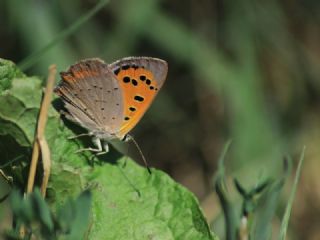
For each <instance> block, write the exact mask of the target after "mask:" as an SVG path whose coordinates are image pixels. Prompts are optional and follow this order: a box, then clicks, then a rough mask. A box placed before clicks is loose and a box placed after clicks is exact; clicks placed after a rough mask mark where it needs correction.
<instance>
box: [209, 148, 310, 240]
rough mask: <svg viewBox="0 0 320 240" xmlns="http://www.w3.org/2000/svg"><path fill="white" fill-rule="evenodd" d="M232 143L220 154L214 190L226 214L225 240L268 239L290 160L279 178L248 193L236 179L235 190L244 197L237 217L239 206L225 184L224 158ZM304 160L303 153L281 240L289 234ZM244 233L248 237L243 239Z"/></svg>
mask: <svg viewBox="0 0 320 240" xmlns="http://www.w3.org/2000/svg"><path fill="white" fill-rule="evenodd" d="M229 145H230V142H229V143H227V144H226V145H225V148H224V151H223V153H222V154H221V157H220V161H219V168H218V172H217V174H216V177H215V180H214V183H215V189H216V192H217V194H218V196H219V200H220V203H221V206H222V209H223V212H224V218H225V226H226V239H227V240H235V239H239V238H240V239H247V238H248V237H249V239H259V240H268V239H270V237H271V229H272V228H271V224H272V220H273V218H274V216H275V213H276V209H277V205H278V203H279V195H280V193H281V191H282V189H283V186H284V184H285V181H286V179H287V177H288V176H289V172H290V163H291V162H290V161H289V159H285V160H284V173H283V175H282V176H281V177H280V178H278V179H266V180H264V181H261V182H258V183H257V184H256V186H254V187H253V188H252V189H250V190H246V189H245V188H244V187H243V186H242V185H241V184H240V182H239V181H238V180H236V179H235V180H234V183H235V188H236V189H237V191H238V193H239V194H240V196H241V201H242V210H241V214H240V215H238V214H237V212H238V211H237V210H238V205H237V204H236V203H234V202H232V201H231V200H230V197H229V193H228V190H227V187H226V183H225V178H226V176H225V170H224V159H225V155H226V152H227V150H228V149H229ZM303 158H304V150H303V152H302V154H301V158H300V160H299V165H298V169H297V174H296V178H295V182H294V186H293V189H292V193H291V196H290V199H289V201H288V203H287V208H286V212H285V215H284V217H283V222H282V226H281V229H280V234H279V239H281V240H284V239H285V236H286V232H287V227H288V222H289V217H290V211H291V207H292V203H293V199H294V194H295V190H296V187H297V182H298V179H299V174H300V171H301V166H302V162H303ZM242 234H244V235H245V236H246V237H244V235H242Z"/></svg>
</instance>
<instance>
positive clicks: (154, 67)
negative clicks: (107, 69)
mask: <svg viewBox="0 0 320 240" xmlns="http://www.w3.org/2000/svg"><path fill="white" fill-rule="evenodd" d="M111 69H112V70H113V71H114V73H115V75H116V77H117V79H118V81H119V85H120V88H121V89H122V92H123V99H124V104H123V107H124V109H123V113H124V117H123V122H122V124H121V126H120V129H119V133H118V136H119V137H120V138H122V136H124V135H126V134H127V133H128V132H129V131H130V130H132V129H133V128H134V127H135V125H136V124H137V123H138V122H139V121H140V119H141V118H142V116H143V115H144V114H145V112H146V111H147V109H148V108H149V107H150V105H151V103H152V102H153V100H154V98H155V96H156V95H157V93H158V91H159V90H160V88H161V87H162V85H163V83H164V81H165V79H166V76H167V71H168V67H167V63H166V62H165V61H163V60H160V59H156V58H149V57H132V58H125V59H122V60H119V61H117V62H115V63H114V64H112V65H111Z"/></svg>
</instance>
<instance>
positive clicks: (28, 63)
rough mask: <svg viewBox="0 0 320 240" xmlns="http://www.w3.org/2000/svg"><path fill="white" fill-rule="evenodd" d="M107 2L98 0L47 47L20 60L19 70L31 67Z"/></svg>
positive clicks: (106, 0) (107, 0)
mask: <svg viewBox="0 0 320 240" xmlns="http://www.w3.org/2000/svg"><path fill="white" fill-rule="evenodd" d="M108 2H109V0H100V1H99V2H98V3H97V4H96V5H95V6H94V7H93V8H92V9H91V10H90V11H88V12H87V13H86V14H84V15H83V16H81V17H80V18H79V19H78V20H77V21H76V22H75V23H73V24H72V25H71V26H70V27H68V28H67V29H65V30H64V31H62V32H60V33H59V34H57V35H56V37H55V38H53V39H52V40H51V41H50V42H49V43H48V44H47V45H45V46H44V47H42V48H40V49H39V50H37V51H35V52H33V53H32V54H31V55H29V56H28V57H27V58H25V59H24V60H22V62H20V63H19V64H18V65H19V68H20V69H21V70H22V71H25V70H27V69H28V68H30V67H32V66H33V65H34V64H35V63H36V62H37V61H39V60H40V58H41V56H42V55H43V54H44V53H45V52H47V51H49V50H50V49H51V48H53V47H54V46H55V45H56V44H58V43H59V42H60V41H62V40H63V39H64V38H66V37H68V36H70V35H71V34H72V33H74V32H75V31H76V30H77V29H78V28H79V27H80V26H81V25H83V24H84V23H85V22H87V21H88V20H89V19H90V18H91V17H93V16H94V15H95V14H96V13H97V12H98V11H99V10H101V9H102V8H103V7H104V6H105V5H106V4H107V3H108Z"/></svg>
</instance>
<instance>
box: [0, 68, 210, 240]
mask: <svg viewBox="0 0 320 240" xmlns="http://www.w3.org/2000/svg"><path fill="white" fill-rule="evenodd" d="M8 69H9V68H8ZM0 81H1V79H0ZM10 81H11V88H9V89H7V90H6V91H3V92H0V101H1V106H0V119H1V121H6V123H7V124H6V125H0V132H1V134H2V135H3V139H4V142H3V143H2V144H3V148H2V149H1V151H2V154H3V156H7V157H5V158H4V159H2V160H1V161H3V164H2V165H4V166H6V167H5V168H4V170H5V172H6V173H7V174H8V175H14V176H19V177H15V178H14V184H15V185H16V186H19V184H17V182H19V183H20V185H22V186H23V183H24V182H25V181H26V176H25V174H24V173H23V172H26V171H27V170H28V162H29V161H30V152H31V145H32V142H33V135H34V129H35V126H36V125H35V124H36V119H37V115H38V112H39V105H40V100H41V93H42V91H41V88H42V85H41V81H40V79H38V78H36V77H32V78H30V77H21V78H15V77H14V78H12V79H10ZM65 123H66V124H69V125H70V126H71V128H72V129H73V130H74V131H75V132H74V133H73V132H72V131H70V130H69V129H68V128H67V127H66V126H65V125H64V122H62V121H61V119H60V115H59V114H58V113H57V112H56V111H55V110H54V109H50V110H49V116H48V124H47V127H46V139H47V141H48V143H49V146H50V149H51V158H52V169H51V176H50V181H49V188H48V194H47V199H46V200H47V202H48V203H49V204H50V209H52V210H50V209H49V207H48V205H47V204H46V203H45V202H44V201H43V200H42V199H41V197H40V196H39V193H37V192H35V193H34V194H32V195H30V196H28V197H27V198H26V200H25V201H23V200H22V199H21V197H19V196H18V195H17V193H13V194H12V198H11V199H12V209H13V212H14V216H15V220H16V221H17V223H18V225H21V224H26V226H27V227H29V229H32V232H33V233H34V234H38V235H41V236H42V237H44V236H45V237H47V238H45V239H50V237H51V236H52V239H54V238H53V235H55V234H58V233H57V232H61V233H63V234H66V233H68V238H67V239H80V237H79V236H80V235H81V236H83V233H84V232H83V231H84V230H87V229H88V222H87V215H88V214H89V213H88V212H89V210H88V209H87V208H85V207H84V206H89V205H90V204H89V197H81V196H82V195H81V196H80V197H79V198H78V200H77V201H76V202H75V203H72V202H70V201H69V200H68V199H69V198H70V197H75V196H77V195H79V194H80V193H81V192H82V191H84V190H86V189H90V190H91V191H92V194H93V197H92V210H91V214H90V224H89V225H90V227H89V230H88V233H87V234H88V239H132V236H134V239H150V238H151V239H215V237H214V235H213V233H212V232H211V231H210V229H209V227H208V224H207V222H206V219H205V218H204V216H203V214H202V211H201V209H200V207H199V203H198V201H197V200H196V198H195V197H194V195H193V194H192V193H191V192H189V191H188V190H186V189H185V188H184V187H182V186H180V185H179V184H177V183H176V182H174V181H173V180H172V179H171V178H170V177H169V176H167V175H166V174H165V173H163V172H161V171H158V170H152V174H151V175H150V174H149V173H148V172H147V170H146V169H145V168H142V167H139V166H138V165H137V164H136V163H134V162H133V161H132V160H130V159H128V158H126V157H121V155H120V154H119V153H117V152H115V151H112V152H111V153H110V154H108V155H106V156H102V157H101V158H99V159H96V160H95V162H96V163H98V164H95V166H90V165H89V164H88V159H89V158H91V155H90V154H89V153H87V154H76V153H75V151H76V150H77V149H79V148H81V147H84V146H86V145H87V144H90V142H89V141H88V140H89V139H85V141H80V140H79V139H76V140H74V139H73V140H70V139H68V136H72V135H73V134H75V133H76V132H77V131H79V128H78V127H76V126H74V125H72V124H70V123H69V122H65ZM11 138H14V139H15V141H13V142H12V145H7V144H6V142H7V141H9V140H8V139H11ZM20 148H23V151H22V150H21V151H20V150H19V149H20ZM25 148H26V149H27V150H25ZM17 149H18V150H19V151H17ZM21 154H23V156H24V157H23V158H20V159H18V160H16V161H12V158H13V157H14V156H15V155H21ZM9 161H11V163H10V164H6V163H7V162H9ZM17 166H20V168H17ZM39 167H40V166H39ZM16 169H20V171H19V172H18V173H16ZM40 169H41V167H40ZM38 176H41V170H39V171H38ZM39 179H41V178H40V177H39ZM85 196H87V195H86V194H85ZM79 209H81V211H79ZM54 212H56V215H55V214H53V213H54ZM34 221H36V222H37V223H38V224H39V225H37V226H38V227H34V226H33V224H32V222H34ZM80 228H81V230H83V231H82V232H81V231H79V229H80ZM16 230H17V229H15V231H13V232H11V234H12V233H15V234H16V233H17V232H16ZM79 234H80V235H79ZM12 236H13V235H12ZM48 236H50V237H48Z"/></svg>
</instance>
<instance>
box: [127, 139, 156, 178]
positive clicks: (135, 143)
mask: <svg viewBox="0 0 320 240" xmlns="http://www.w3.org/2000/svg"><path fill="white" fill-rule="evenodd" d="M128 137H129V139H130V140H132V142H133V143H134V145H135V146H136V148H137V149H138V151H139V153H140V156H141V158H142V160H143V162H144V165H145V166H146V168H147V170H148V172H149V174H151V170H150V168H149V165H148V163H147V160H146V158H145V157H144V155H143V152H142V151H141V148H140V147H139V145H138V143H137V141H136V140H135V139H134V138H133V137H132V136H131V135H128Z"/></svg>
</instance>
